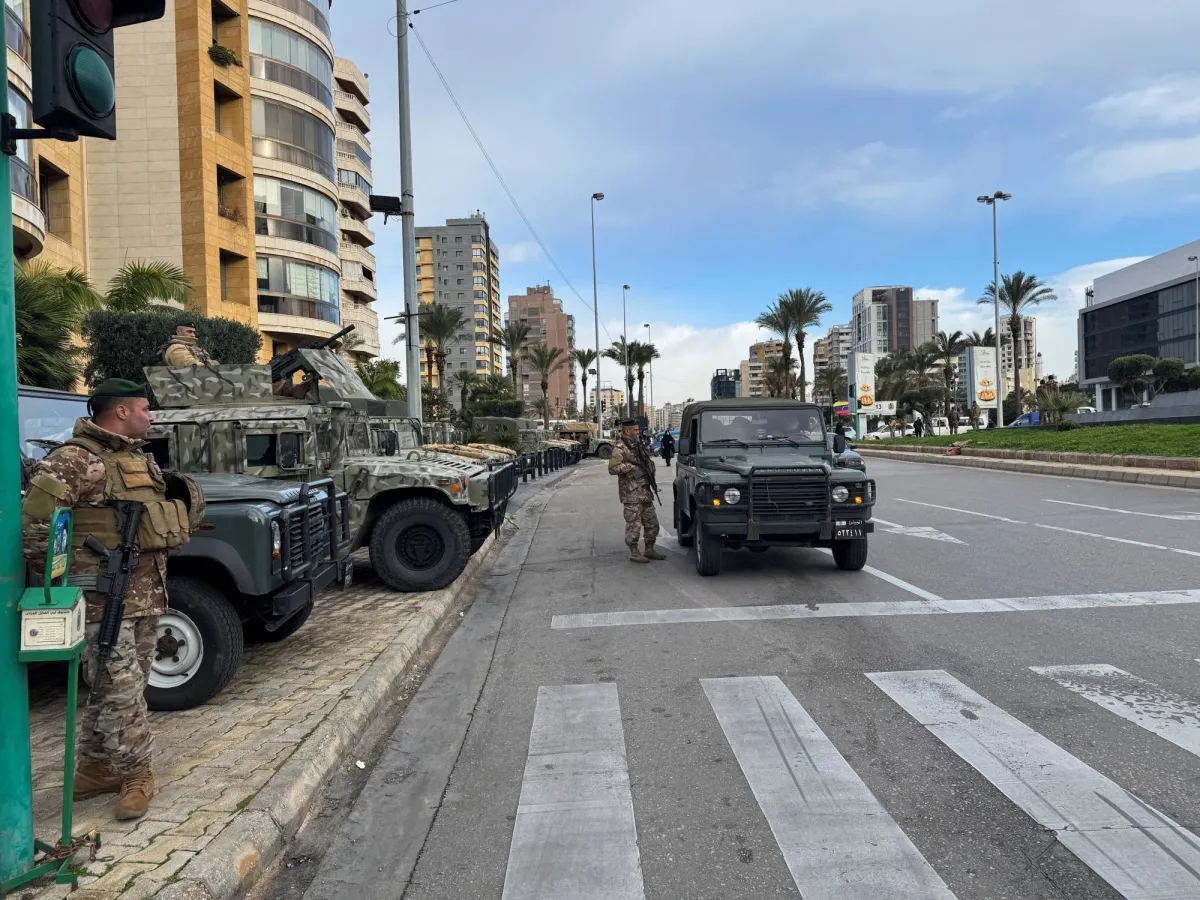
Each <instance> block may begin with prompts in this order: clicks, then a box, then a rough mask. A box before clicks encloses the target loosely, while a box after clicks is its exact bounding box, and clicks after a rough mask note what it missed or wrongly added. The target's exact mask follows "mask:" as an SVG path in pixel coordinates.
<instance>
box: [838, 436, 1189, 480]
mask: <svg viewBox="0 0 1200 900" xmlns="http://www.w3.org/2000/svg"><path fill="white" fill-rule="evenodd" d="M856 449H857V451H858V452H859V453H860V454H861V455H862V456H864V457H871V458H874V459H893V460H900V461H902V462H916V463H933V464H935V465H943V466H967V467H969V468H974V469H994V470H997V471H1001V472H1022V473H1025V474H1028V475H1057V476H1059V477H1063V478H1087V479H1091V480H1093V481H1119V482H1124V483H1126V484H1152V485H1159V486H1161V487H1180V488H1190V489H1193V490H1200V472H1188V471H1186V470H1181V469H1149V468H1144V469H1139V468H1134V467H1132V466H1096V465H1079V464H1076V463H1068V462H1036V461H1029V460H1021V459H996V458H994V457H987V456H949V455H947V454H946V453H945V452H944V450H943V452H942V453H940V454H939V453H934V452H920V451H917V452H906V451H901V450H881V449H872V448H867V447H862V446H858V447H856Z"/></svg>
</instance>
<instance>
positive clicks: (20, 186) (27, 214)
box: [9, 156, 46, 259]
mask: <svg viewBox="0 0 1200 900" xmlns="http://www.w3.org/2000/svg"><path fill="white" fill-rule="evenodd" d="M9 165H10V169H9V185H10V190H11V191H12V230H13V252H14V253H15V254H16V255H17V256H18V257H20V258H22V259H32V258H33V257H35V256H37V255H38V254H39V253H41V252H42V247H43V246H45V243H46V216H45V214H44V213H43V212H42V211H41V210H40V209H39V208H38V205H37V195H38V190H37V180H36V179H35V178H34V177H33V172H32V171H31V170H30V168H29V166H27V165H26V164H25V163H24V161H23V160H21V159H20V158H19V157H16V156H12V157H9Z"/></svg>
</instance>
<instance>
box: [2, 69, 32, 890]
mask: <svg viewBox="0 0 1200 900" xmlns="http://www.w3.org/2000/svg"><path fill="white" fill-rule="evenodd" d="M7 80H8V48H7V47H0V81H3V82H7ZM7 113H8V95H7V93H5V94H4V96H0V114H4V115H7ZM8 178H9V159H8V156H7V155H5V154H3V153H0V185H7V184H8V183H9V182H8ZM11 220H12V194H10V193H9V192H8V191H0V222H9V221H11ZM0 232H2V236H0V322H2V323H4V327H0V433H3V434H7V435H8V436H9V437H8V439H7V440H5V442H4V448H3V449H2V450H0V609H2V610H3V612H2V613H0V881H7V880H9V879H10V878H15V877H16V876H18V875H23V874H25V873H26V872H28V871H29V869H30V867H31V866H32V865H33V775H32V771H31V769H32V765H31V762H30V757H29V683H28V681H27V680H26V675H25V666H24V665H22V664H21V663H20V662H18V661H17V652H18V649H19V646H20V638H21V614H20V612H19V611H18V610H17V603H18V601H19V600H20V599H21V592H22V590H23V589H24V587H25V560H24V558H23V557H22V555H21V448H20V445H19V444H18V443H17V440H16V435H17V433H18V427H17V426H18V425H19V423H20V415H19V413H18V410H17V335H16V327H15V322H16V299H15V297H14V294H13V243H12V229H11V228H3V229H0Z"/></svg>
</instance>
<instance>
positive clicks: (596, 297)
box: [592, 194, 604, 437]
mask: <svg viewBox="0 0 1200 900" xmlns="http://www.w3.org/2000/svg"><path fill="white" fill-rule="evenodd" d="M597 196H600V197H603V196H604V195H603V194H599V195H597V194H592V314H593V316H594V318H595V323H596V430H597V431H598V432H599V434H598V436H599V437H604V425H603V424H601V423H602V422H603V420H602V419H601V418H600V290H599V288H598V287H597V286H596V197H597Z"/></svg>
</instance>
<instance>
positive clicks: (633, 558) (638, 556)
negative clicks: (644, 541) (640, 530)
mask: <svg viewBox="0 0 1200 900" xmlns="http://www.w3.org/2000/svg"><path fill="white" fill-rule="evenodd" d="M629 561H630V562H635V563H648V562H650V560H648V559H646V557H645V556H643V555H642V551H641V550H639V549H638V545H637V544H630V545H629Z"/></svg>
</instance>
